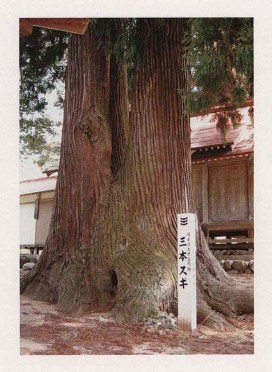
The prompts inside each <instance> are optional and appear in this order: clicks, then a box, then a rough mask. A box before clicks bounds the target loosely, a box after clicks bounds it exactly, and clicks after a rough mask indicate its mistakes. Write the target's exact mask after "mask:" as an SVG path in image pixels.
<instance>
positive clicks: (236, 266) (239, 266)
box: [231, 260, 248, 273]
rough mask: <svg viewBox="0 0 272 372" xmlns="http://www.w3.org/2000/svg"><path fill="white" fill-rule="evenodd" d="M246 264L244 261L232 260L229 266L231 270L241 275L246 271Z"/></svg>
mask: <svg viewBox="0 0 272 372" xmlns="http://www.w3.org/2000/svg"><path fill="white" fill-rule="evenodd" d="M247 265H248V264H247V262H245V261H241V260H234V261H233V263H232V265H231V268H232V269H233V270H237V271H239V272H240V273H243V272H245V271H246V269H247Z"/></svg>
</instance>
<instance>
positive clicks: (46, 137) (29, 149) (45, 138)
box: [20, 117, 61, 167]
mask: <svg viewBox="0 0 272 372" xmlns="http://www.w3.org/2000/svg"><path fill="white" fill-rule="evenodd" d="M20 125H21V128H20V155H21V158H27V157H28V156H30V155H32V156H33V155H34V156H35V159H36V160H35V162H36V163H37V164H38V165H39V166H40V167H43V166H44V165H45V164H48V163H49V162H55V161H57V160H58V159H59V155H60V143H59V142H58V141H55V136H56V135H57V131H58V130H59V127H60V125H61V123H60V122H58V123H56V122H53V121H52V120H50V119H49V118H47V117H44V118H40V117H37V118H32V119H25V118H22V119H21V121H20Z"/></svg>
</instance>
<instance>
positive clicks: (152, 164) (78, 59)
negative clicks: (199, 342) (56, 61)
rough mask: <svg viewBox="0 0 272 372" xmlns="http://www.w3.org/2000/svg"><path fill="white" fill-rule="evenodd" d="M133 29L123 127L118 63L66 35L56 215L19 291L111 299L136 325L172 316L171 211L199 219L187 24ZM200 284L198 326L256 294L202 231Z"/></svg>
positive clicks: (236, 309) (122, 73) (67, 304)
mask: <svg viewBox="0 0 272 372" xmlns="http://www.w3.org/2000/svg"><path fill="white" fill-rule="evenodd" d="M137 22H138V24H137V30H138V31H137V32H138V35H137V36H138V39H139V40H141V41H142V45H141V56H140V63H139V65H138V68H137V72H136V76H135V84H134V90H133V97H132V101H131V113H130V122H129V125H128V121H129V120H128V100H127V81H126V70H125V67H124V66H123V65H122V63H120V61H118V59H116V58H112V59H111V63H110V65H109V59H108V58H107V57H106V56H102V55H99V53H100V52H99V51H98V50H97V48H95V45H96V43H97V41H95V33H92V32H89V33H88V34H87V35H86V36H84V37H82V36H73V37H72V38H71V42H70V48H69V50H70V55H69V61H70V62H69V64H68V66H69V67H68V71H67V76H68V80H67V86H66V92H67V93H66V105H65V119H64V129H63V143H62V157H61V165H60V173H59V180H58V185H57V197H56V205H55V211H54V217H53V220H52V224H51V229H50V234H49V238H48V240H47V244H46V248H45V250H44V252H43V254H42V257H41V260H40V261H39V264H38V265H37V268H36V269H35V270H34V274H32V277H31V278H30V276H29V277H28V279H26V282H25V284H23V288H24V287H26V286H27V284H28V282H30V284H28V286H27V291H28V292H29V293H32V294H33V293H34V294H35V295H36V296H37V297H42V298H43V299H53V300H55V301H58V304H59V307H60V309H62V310H65V311H69V310H74V309H77V308H79V307H80V306H84V305H86V304H88V303H90V302H92V301H100V302H102V303H108V304H110V303H112V302H111V301H112V300H113V296H114V307H113V310H114V312H115V314H116V315H122V316H124V317H125V318H127V319H135V320H137V319H141V318H143V317H146V316H150V315H152V314H156V313H157V312H158V311H159V310H168V311H175V304H176V300H177V288H176V287H177V263H176V262H177V248H176V244H177V243H176V239H177V233H176V221H177V213H187V212H193V213H194V212H195V207H194V202H193V197H192V184H191V150H190V124H189V117H188V115H186V112H185V102H184V93H185V92H186V90H187V65H186V60H185V58H184V55H185V50H184V44H183V38H184V21H183V20H182V19H166V20H164V21H163V22H159V21H158V20H155V19H140V20H138V21H137ZM80 38H82V39H80ZM109 92H110V93H109ZM109 114H110V117H109V118H108V115H109ZM111 143H112V145H111ZM111 149H112V151H111ZM197 285H198V289H197V298H198V322H200V323H201V322H203V323H205V324H206V325H211V326H218V324H219V325H220V326H222V327H226V326H229V324H228V323H227V322H226V321H225V320H224V318H223V317H222V316H221V315H220V314H223V315H225V316H230V315H232V314H237V313H242V312H251V311H253V290H252V288H251V287H250V286H249V285H246V284H242V283H240V282H239V281H237V280H235V279H233V278H231V277H230V276H229V275H227V274H226V273H225V272H224V270H223V269H222V268H221V266H220V265H219V263H218V262H217V260H216V259H215V258H214V257H213V255H212V254H211V252H210V251H209V248H208V246H207V243H206V241H205V239H204V236H203V233H202V232H201V229H200V228H199V227H198V232H197ZM111 306H112V305H111ZM219 313H220V314H219Z"/></svg>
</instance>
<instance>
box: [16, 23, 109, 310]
mask: <svg viewBox="0 0 272 372" xmlns="http://www.w3.org/2000/svg"><path fill="white" fill-rule="evenodd" d="M68 51H69V54H68V67H67V79H66V97H65V106H64V123H63V133H62V145H61V159H60V167H59V175H58V182H57V187H56V197H55V206H54V212H53V218H52V222H51V227H50V233H49V236H48V239H47V241H46V246H45V248H44V251H43V253H42V256H41V258H40V260H39V263H38V265H37V266H36V268H35V269H34V270H33V272H32V273H31V275H29V276H28V277H26V278H25V279H23V282H22V286H21V287H22V290H24V289H25V288H26V287H27V288H26V293H29V294H31V295H32V296H33V297H35V298H38V299H42V300H49V301H56V302H58V305H59V308H60V309H61V310H64V311H68V312H69V311H73V310H74V309H78V308H79V307H81V306H84V305H85V304H87V303H89V302H90V282H91V278H90V274H89V272H88V271H87V270H86V266H87V261H88V257H89V254H90V252H89V250H90V246H89V243H90V240H91V235H92V232H93V229H94V226H95V223H96V220H97V215H98V211H99V210H100V208H101V206H102V205H103V200H104V198H105V196H106V194H107V192H108V189H109V186H110V183H111V180H112V175H111V135H110V130H109V124H108V115H109V112H108V107H109V68H110V66H109V57H107V56H105V55H104V54H103V53H102V52H101V51H99V50H98V39H97V36H96V33H95V30H94V27H93V25H92V24H91V25H90V27H89V30H88V31H87V32H86V34H85V35H84V36H78V35H72V36H71V37H70V40H69V46H68ZM28 283H29V284H28ZM27 285H28V286H27Z"/></svg>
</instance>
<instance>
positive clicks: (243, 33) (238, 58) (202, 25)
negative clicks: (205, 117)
mask: <svg viewBox="0 0 272 372" xmlns="http://www.w3.org/2000/svg"><path fill="white" fill-rule="evenodd" d="M186 43H187V57H188V64H189V69H190V72H191V77H190V88H191V89H190V92H188V99H187V102H188V107H187V109H188V112H189V113H192V112H198V111H204V112H205V111H206V112H207V113H208V112H209V108H210V107H211V106H216V105H231V106H233V107H234V108H235V107H239V105H241V104H242V103H243V102H244V101H245V100H246V99H248V98H250V97H252V96H253V19H250V18H196V19H190V20H188V31H187V34H186ZM224 117H225V119H224ZM217 118H218V121H217V125H218V127H221V128H222V129H223V131H224V130H225V129H227V126H226V127H224V125H226V124H227V123H228V122H229V121H228V120H226V113H225V114H223V113H221V114H220V115H218V117H217ZM229 119H230V120H231V122H232V124H233V125H238V124H239V121H240V116H239V115H238V113H237V112H235V111H232V112H230V115H229ZM224 123H225V124H224Z"/></svg>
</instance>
